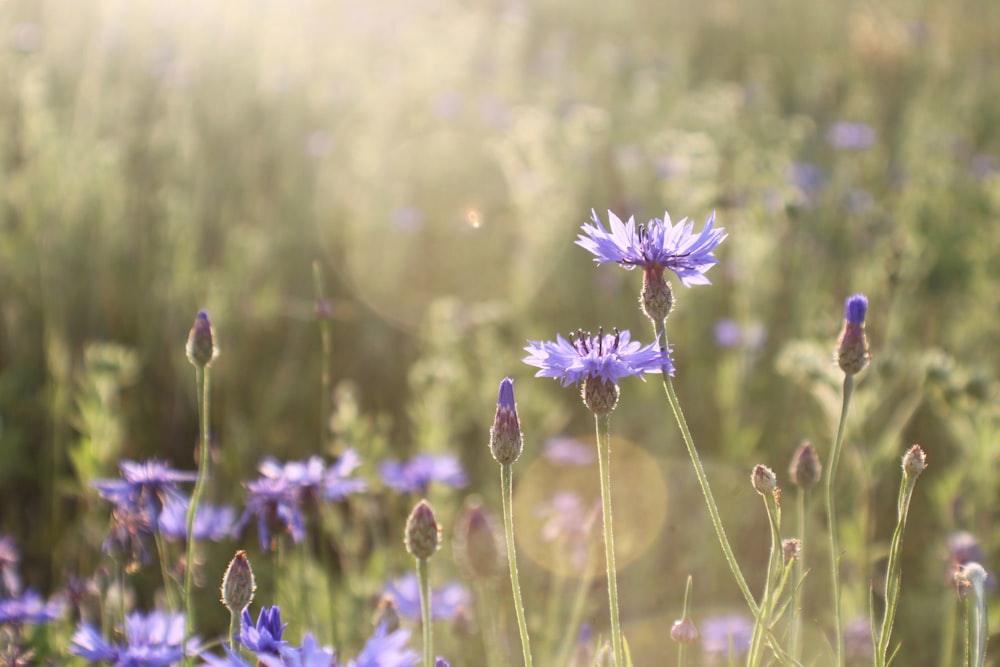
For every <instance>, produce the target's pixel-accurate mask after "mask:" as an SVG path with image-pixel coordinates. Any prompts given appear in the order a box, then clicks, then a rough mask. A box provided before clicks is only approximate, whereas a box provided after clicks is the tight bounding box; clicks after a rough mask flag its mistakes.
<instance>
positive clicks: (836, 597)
mask: <svg viewBox="0 0 1000 667" xmlns="http://www.w3.org/2000/svg"><path fill="white" fill-rule="evenodd" d="M853 393H854V376H853V375H845V376H844V400H843V405H842V406H841V408H840V424H839V425H838V426H837V437H836V439H834V441H833V448H832V449H831V450H830V459H829V462H828V463H827V466H826V515H827V523H828V525H827V530H828V531H829V538H830V574H831V581H832V589H833V607H834V632H835V633H836V635H835V638H834V643H833V645H834V656H835V660H836V665H837V667H843V665H844V615H843V608H842V606H841V599H840V597H841V596H840V544H839V542H838V539H837V513H836V505H835V504H834V502H833V490H834V481H835V479H836V477H837V466H838V465H839V463H840V450H841V448H842V445H843V442H844V427H845V425H846V424H847V409H848V407H850V404H851V395H852V394H853Z"/></svg>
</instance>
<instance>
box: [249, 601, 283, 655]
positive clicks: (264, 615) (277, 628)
mask: <svg viewBox="0 0 1000 667" xmlns="http://www.w3.org/2000/svg"><path fill="white" fill-rule="evenodd" d="M287 626H288V624H287V623H285V624H282V623H281V609H280V608H279V607H278V605H275V606H273V607H263V608H261V610H260V614H258V615H257V625H254V623H253V618H252V617H251V616H250V610H248V609H244V610H243V615H242V616H241V617H240V637H239V639H240V643H241V644H243V646H244V647H245V648H248V649H250V650H251V651H253V652H254V653H256V654H258V656H260V655H261V654H271V655H278V652H279V650H280V649H281V647H283V646H286V645H287V644H288V642H286V641H283V640H282V639H281V634H282V633H283V632H284V631H285V628H286V627H287Z"/></svg>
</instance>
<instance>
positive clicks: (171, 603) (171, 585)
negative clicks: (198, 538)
mask: <svg viewBox="0 0 1000 667" xmlns="http://www.w3.org/2000/svg"><path fill="white" fill-rule="evenodd" d="M188 534H189V535H190V533H188ZM153 540H154V542H155V543H156V553H157V556H158V557H159V561H160V577H162V578H163V590H164V591H165V592H166V594H167V607H168V608H169V609H170V610H171V611H173V610H175V609H177V582H176V580H175V579H174V578H173V577H172V576H170V567H169V566H168V565H167V541H166V540H165V539H163V533H161V532H160V529H159V528H158V527H155V526H154V531H153Z"/></svg>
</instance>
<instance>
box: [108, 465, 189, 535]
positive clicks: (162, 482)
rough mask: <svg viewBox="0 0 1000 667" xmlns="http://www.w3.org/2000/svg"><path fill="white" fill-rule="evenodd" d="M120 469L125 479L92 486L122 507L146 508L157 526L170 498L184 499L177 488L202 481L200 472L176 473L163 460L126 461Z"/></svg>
mask: <svg viewBox="0 0 1000 667" xmlns="http://www.w3.org/2000/svg"><path fill="white" fill-rule="evenodd" d="M118 467H119V470H120V471H121V476H122V479H99V480H95V481H93V482H91V486H93V487H94V488H96V489H97V490H98V491H99V492H100V494H101V497H102V498H105V499H107V500H110V501H111V502H112V503H114V504H115V505H117V506H118V507H125V506H128V505H139V506H142V507H143V508H144V509H145V510H146V511H147V512H149V515H150V517H151V519H152V520H153V523H156V520H157V518H158V517H159V515H160V512H161V511H162V510H163V505H164V504H165V503H166V501H167V499H168V498H175V499H180V498H182V497H183V494H181V492H180V489H178V487H177V485H178V484H179V483H181V482H194V481H196V480H197V479H198V473H195V472H185V471H182V470H174V469H173V468H171V467H170V466H168V465H167V464H166V463H164V462H163V461H156V460H151V461H144V462H137V461H122V462H121V463H120V464H119V465H118Z"/></svg>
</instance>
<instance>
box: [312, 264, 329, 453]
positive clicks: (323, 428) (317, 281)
mask: <svg viewBox="0 0 1000 667" xmlns="http://www.w3.org/2000/svg"><path fill="white" fill-rule="evenodd" d="M313 286H314V289H315V293H316V306H317V313H316V315H317V317H318V319H319V337H320V342H321V344H322V346H323V366H322V367H321V370H320V382H321V385H322V395H321V396H320V403H319V410H320V412H319V445H320V448H321V449H322V448H323V446H324V445H325V444H326V435H327V430H328V428H329V421H328V419H329V414H328V413H329V410H330V397H331V392H330V357H331V349H332V346H331V343H330V319H329V317H328V316H327V315H328V312H329V311H326V312H323V310H321V309H324V310H325V309H326V308H327V304H326V290H325V289H324V288H323V271H322V269H321V268H320V265H319V261H313Z"/></svg>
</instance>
